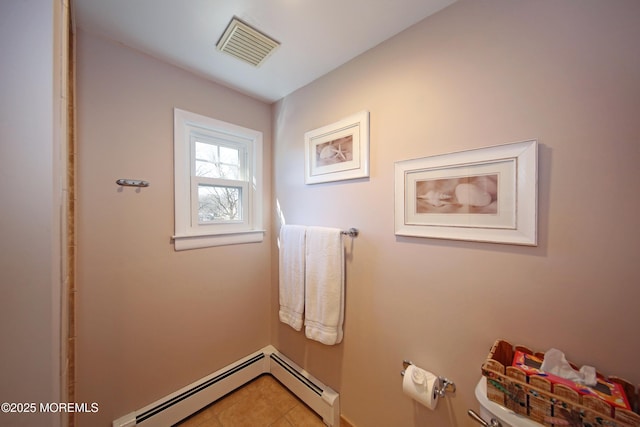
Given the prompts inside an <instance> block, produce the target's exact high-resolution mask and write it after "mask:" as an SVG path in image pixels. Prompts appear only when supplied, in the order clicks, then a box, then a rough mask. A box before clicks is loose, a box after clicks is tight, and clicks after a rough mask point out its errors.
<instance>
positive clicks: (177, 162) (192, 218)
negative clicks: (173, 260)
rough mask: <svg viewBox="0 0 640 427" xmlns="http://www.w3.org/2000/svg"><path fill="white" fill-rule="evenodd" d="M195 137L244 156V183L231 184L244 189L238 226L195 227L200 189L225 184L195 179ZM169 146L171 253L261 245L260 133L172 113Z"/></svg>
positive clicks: (229, 223) (234, 223) (211, 224)
mask: <svg viewBox="0 0 640 427" xmlns="http://www.w3.org/2000/svg"><path fill="white" fill-rule="evenodd" d="M195 135H207V136H211V137H214V138H216V139H222V140H225V141H228V142H229V143H230V145H232V146H236V147H238V148H239V149H240V150H241V151H242V152H243V153H244V155H245V158H244V159H242V164H243V165H245V166H246V168H245V171H246V177H245V178H246V179H245V182H244V183H242V184H240V183H239V181H233V186H242V193H243V203H242V204H243V206H242V209H243V215H242V220H240V221H220V222H206V223H200V222H199V220H198V185H199V184H203V183H207V182H209V183H214V184H215V183H216V182H217V183H221V182H222V181H223V180H217V181H216V180H212V179H208V180H207V179H203V178H202V177H197V176H195V173H193V171H192V165H193V164H195V149H194V146H195V138H194V137H193V136H195ZM173 143H174V147H173V148H174V182H175V194H174V202H175V235H174V236H173V240H174V246H175V250H177V251H179V250H185V249H195V248H205V247H212V246H222V245H233V244H240V243H258V242H262V241H263V239H264V230H263V228H262V132H259V131H256V130H253V129H248V128H245V127H242V126H238V125H234V124H231V123H227V122H223V121H221V120H216V119H212V118H210V117H206V116H202V115H200V114H196V113H191V112H189V111H185V110H181V109H178V108H175V109H174V139H173Z"/></svg>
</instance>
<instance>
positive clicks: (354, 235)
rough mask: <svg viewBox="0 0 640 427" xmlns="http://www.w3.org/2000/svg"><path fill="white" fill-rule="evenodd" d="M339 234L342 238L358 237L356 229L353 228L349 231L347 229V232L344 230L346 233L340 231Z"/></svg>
mask: <svg viewBox="0 0 640 427" xmlns="http://www.w3.org/2000/svg"><path fill="white" fill-rule="evenodd" d="M340 234H342V235H343V236H349V237H358V234H359V231H358V229H357V228H353V227H351V228H350V229H348V230H346V231H345V230H342V231H341V232H340Z"/></svg>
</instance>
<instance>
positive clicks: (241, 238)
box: [173, 230, 264, 251]
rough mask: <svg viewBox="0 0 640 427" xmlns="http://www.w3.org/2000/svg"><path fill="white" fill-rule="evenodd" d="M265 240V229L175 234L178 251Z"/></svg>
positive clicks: (174, 240) (175, 245)
mask: <svg viewBox="0 0 640 427" xmlns="http://www.w3.org/2000/svg"><path fill="white" fill-rule="evenodd" d="M263 240H264V230H251V231H242V232H238V233H229V234H207V235H194V236H173V243H174V247H175V250H176V251H184V250H188V249H198V248H209V247H214V246H226V245H239V244H243V243H260V242H262V241H263Z"/></svg>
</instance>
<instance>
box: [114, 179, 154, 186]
mask: <svg viewBox="0 0 640 427" xmlns="http://www.w3.org/2000/svg"><path fill="white" fill-rule="evenodd" d="M116 184H118V185H122V186H124V187H148V186H149V183H148V182H147V181H143V180H141V179H119V180H117V181H116Z"/></svg>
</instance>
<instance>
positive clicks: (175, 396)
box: [112, 346, 340, 427]
mask: <svg viewBox="0 0 640 427" xmlns="http://www.w3.org/2000/svg"><path fill="white" fill-rule="evenodd" d="M263 374H270V375H272V376H273V377H275V378H276V379H277V380H278V381H280V382H281V383H282V384H283V385H284V386H285V387H287V388H288V389H289V390H290V391H291V392H292V393H293V394H295V395H296V396H297V397H298V398H299V399H300V400H302V401H303V402H304V403H305V404H306V405H307V406H309V407H310V408H311V409H313V410H314V411H315V412H316V413H317V414H318V415H320V416H321V417H322V421H323V422H324V423H325V424H326V425H328V426H329V427H334V426H335V427H338V426H339V425H340V396H339V395H338V393H336V392H335V391H333V390H332V389H331V388H330V387H327V386H326V385H324V384H322V383H321V382H320V381H318V380H317V379H315V378H314V377H313V376H311V375H310V374H309V373H308V372H306V371H305V370H304V369H302V368H300V367H299V366H298V365H296V364H295V363H293V362H292V361H291V360H289V359H287V357H285V356H284V355H283V354H281V353H280V352H278V350H276V348H275V347H273V346H267V347H265V348H263V349H262V350H260V351H257V352H255V353H253V354H250V355H249V356H247V357H245V358H242V359H240V360H238V361H237V362H235V363H232V364H231V365H228V366H226V367H224V368H222V369H220V370H219V371H216V372H214V373H213V374H211V375H208V376H206V377H205V378H202V379H201V380H199V381H196V382H194V383H192V384H190V385H188V386H186V387H184V388H182V389H180V390H178V391H176V392H175V393H172V394H170V395H168V396H166V397H164V398H162V399H160V400H158V401H156V402H153V403H152V404H150V405H147V406H145V407H144V408H142V409H140V410H137V411H135V412H132V413H130V414H127V415H125V416H123V417H120V418H118V419H117V420H115V421H113V424H112V426H113V427H133V426H144V427H154V426H159V427H166V426H168V425H173V424H175V423H177V422H179V421H180V420H183V419H184V418H186V417H188V416H189V415H191V414H194V413H196V412H198V411H199V410H200V409H202V408H204V407H205V406H207V405H209V404H211V403H213V402H214V401H216V400H218V399H220V398H221V397H223V396H225V395H226V394H228V393H230V392H232V391H234V390H235V389H237V388H239V387H241V386H243V385H244V384H246V383H248V382H249V381H251V380H253V379H255V378H257V377H259V376H260V375H263Z"/></svg>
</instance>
